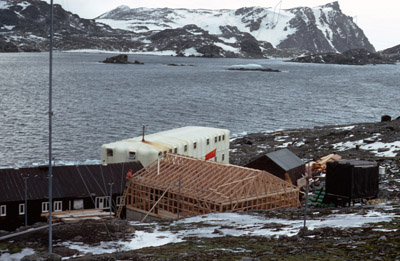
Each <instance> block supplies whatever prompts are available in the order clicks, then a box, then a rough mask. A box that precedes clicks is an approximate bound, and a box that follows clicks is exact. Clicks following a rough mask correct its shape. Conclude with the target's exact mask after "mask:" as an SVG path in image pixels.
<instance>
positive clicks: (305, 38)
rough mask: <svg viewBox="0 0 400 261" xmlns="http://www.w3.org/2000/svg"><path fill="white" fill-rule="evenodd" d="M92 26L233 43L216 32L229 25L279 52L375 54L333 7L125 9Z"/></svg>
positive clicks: (112, 13)
mask: <svg viewBox="0 0 400 261" xmlns="http://www.w3.org/2000/svg"><path fill="white" fill-rule="evenodd" d="M96 21H97V22H101V23H105V24H108V25H110V26H111V27H113V28H115V29H117V28H118V29H125V30H130V31H134V32H136V33H155V32H159V31H162V30H166V29H178V28H182V27H184V26H186V25H189V24H194V25H196V26H198V27H199V28H201V29H203V30H204V31H206V32H208V33H209V34H212V35H215V36H217V37H218V38H219V39H220V41H221V42H224V43H227V44H229V43H233V42H234V41H236V40H237V37H236V39H235V37H231V38H226V37H224V36H223V35H222V34H223V30H222V28H224V27H227V26H229V27H236V28H237V29H238V31H240V32H241V33H248V34H250V35H251V36H253V37H254V38H255V39H256V40H257V41H262V42H269V43H271V44H272V45H273V47H275V48H280V49H288V48H289V49H290V48H297V49H300V50H308V51H311V52H343V51H345V50H348V49H352V48H365V49H368V50H370V51H375V50H374V47H373V46H372V45H371V44H370V43H369V41H368V39H367V38H366V37H365V35H364V34H363V32H362V30H361V29H360V28H358V26H357V25H356V24H355V23H354V22H353V19H352V18H351V17H348V16H346V15H344V14H343V13H342V12H341V10H340V7H339V4H338V3H337V2H333V3H330V4H326V5H323V6H318V7H314V8H309V7H298V8H292V9H287V10H276V9H273V8H264V7H244V8H240V9H237V10H228V9H221V10H207V9H198V10H194V9H169V8H162V9H160V8H134V9H130V8H129V7H127V6H120V7H118V8H116V9H114V10H112V11H110V12H107V13H105V14H103V15H101V16H99V17H98V18H97V19H96ZM349 40H350V41H349Z"/></svg>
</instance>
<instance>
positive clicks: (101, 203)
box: [96, 197, 110, 209]
mask: <svg viewBox="0 0 400 261" xmlns="http://www.w3.org/2000/svg"><path fill="white" fill-rule="evenodd" d="M96 208H97V209H107V208H110V197H97V198H96Z"/></svg>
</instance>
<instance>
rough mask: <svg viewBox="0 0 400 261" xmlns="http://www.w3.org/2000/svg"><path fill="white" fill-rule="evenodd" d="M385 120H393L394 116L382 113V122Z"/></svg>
mask: <svg viewBox="0 0 400 261" xmlns="http://www.w3.org/2000/svg"><path fill="white" fill-rule="evenodd" d="M384 121H392V117H390V116H389V115H382V117H381V122H384Z"/></svg>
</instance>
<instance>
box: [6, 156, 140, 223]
mask: <svg viewBox="0 0 400 261" xmlns="http://www.w3.org/2000/svg"><path fill="white" fill-rule="evenodd" d="M142 168H143V166H142V164H141V163H140V162H139V161H134V162H129V163H117V164H109V165H75V166H55V167H53V211H54V212H57V211H67V210H74V209H91V208H98V209H106V210H108V209H109V206H110V205H109V198H110V192H111V191H110V189H111V187H112V202H113V205H112V206H113V210H114V211H115V207H116V206H117V205H119V202H120V199H121V198H120V197H121V195H122V193H123V191H124V189H125V177H126V174H127V172H128V171H129V170H130V169H131V170H132V172H133V173H135V172H136V171H138V170H140V169H142ZM24 178H26V191H27V201H28V203H27V208H26V209H25V181H24ZM110 184H112V185H110ZM48 185H49V183H48V167H47V166H43V167H35V168H21V169H0V191H1V193H0V230H14V229H16V228H17V227H19V226H22V225H24V224H25V212H26V213H27V216H28V225H31V224H33V223H36V222H39V221H46V220H45V219H43V218H41V214H44V213H48V211H49V205H48V201H49V200H48Z"/></svg>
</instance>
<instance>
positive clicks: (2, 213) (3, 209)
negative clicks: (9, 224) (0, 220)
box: [0, 205, 7, 217]
mask: <svg viewBox="0 0 400 261" xmlns="http://www.w3.org/2000/svg"><path fill="white" fill-rule="evenodd" d="M6 215H7V206H6V205H1V206H0V216H1V217H5V216H6Z"/></svg>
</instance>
